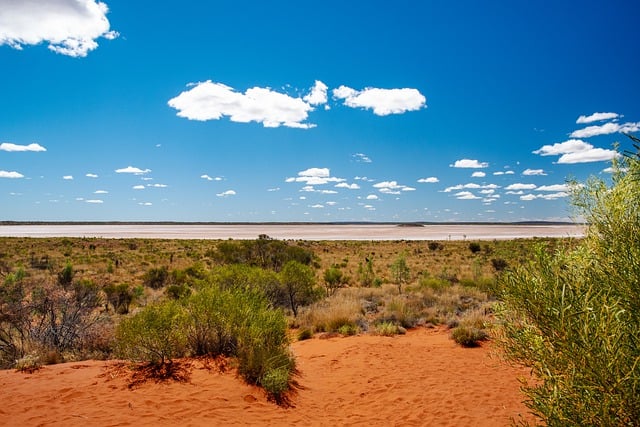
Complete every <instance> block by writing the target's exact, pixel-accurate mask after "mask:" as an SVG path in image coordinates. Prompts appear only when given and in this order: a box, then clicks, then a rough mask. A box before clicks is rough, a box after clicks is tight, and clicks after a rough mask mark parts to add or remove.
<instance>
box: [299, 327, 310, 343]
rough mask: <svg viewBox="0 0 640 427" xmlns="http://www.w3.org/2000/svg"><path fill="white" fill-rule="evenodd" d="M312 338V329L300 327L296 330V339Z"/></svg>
mask: <svg viewBox="0 0 640 427" xmlns="http://www.w3.org/2000/svg"><path fill="white" fill-rule="evenodd" d="M311 338H313V331H312V330H311V329H309V328H302V329H300V331H299V332H298V341H304V340H308V339H311Z"/></svg>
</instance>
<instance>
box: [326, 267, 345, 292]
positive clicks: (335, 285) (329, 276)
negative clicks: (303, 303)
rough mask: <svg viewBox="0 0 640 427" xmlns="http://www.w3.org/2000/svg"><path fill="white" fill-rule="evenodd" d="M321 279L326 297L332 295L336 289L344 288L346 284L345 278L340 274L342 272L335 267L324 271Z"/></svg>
mask: <svg viewBox="0 0 640 427" xmlns="http://www.w3.org/2000/svg"><path fill="white" fill-rule="evenodd" d="M322 277H323V279H324V286H325V288H326V290H327V296H328V297H330V296H331V295H333V294H334V293H335V292H336V291H337V290H338V289H340V288H342V287H343V286H345V285H346V284H347V282H348V280H347V278H346V276H345V275H344V274H343V273H342V270H340V268H338V267H336V266H333V267H331V268H328V269H326V270H325V271H324V274H323V275H322Z"/></svg>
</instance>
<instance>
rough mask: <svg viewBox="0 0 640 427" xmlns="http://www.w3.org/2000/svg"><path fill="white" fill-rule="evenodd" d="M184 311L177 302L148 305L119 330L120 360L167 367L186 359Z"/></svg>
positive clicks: (118, 346)
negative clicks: (183, 357)
mask: <svg viewBox="0 0 640 427" xmlns="http://www.w3.org/2000/svg"><path fill="white" fill-rule="evenodd" d="M183 331H184V311H183V310H182V307H181V306H180V305H179V304H178V303H177V302H175V301H166V302H164V303H161V304H154V305H148V306H146V307H145V308H144V309H142V310H141V311H139V312H138V313H136V314H135V315H133V316H132V317H129V318H126V319H123V320H122V322H120V324H119V325H118V327H117V329H116V352H117V354H118V356H120V357H123V358H125V359H128V360H132V361H135V362H146V363H149V364H152V365H156V366H159V365H165V364H168V363H171V362H172V360H173V359H174V358H177V357H181V356H184V355H185V350H186V347H187V337H186V334H185V333H184V332H183Z"/></svg>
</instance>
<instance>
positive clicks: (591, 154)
mask: <svg viewBox="0 0 640 427" xmlns="http://www.w3.org/2000/svg"><path fill="white" fill-rule="evenodd" d="M616 157H620V154H619V153H618V152H616V151H615V150H605V149H603V148H592V149H591V150H588V151H580V152H577V153H567V154H563V155H562V156H560V158H559V159H558V163H562V164H574V163H590V162H604V161H607V160H612V159H614V158H616Z"/></svg>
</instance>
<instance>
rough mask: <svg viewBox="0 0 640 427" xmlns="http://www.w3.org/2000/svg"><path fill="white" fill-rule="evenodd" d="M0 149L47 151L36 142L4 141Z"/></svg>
mask: <svg viewBox="0 0 640 427" xmlns="http://www.w3.org/2000/svg"><path fill="white" fill-rule="evenodd" d="M1 14H2V12H0V15H1ZM0 31H1V30H0ZM0 151H34V152H38V151H47V149H46V148H44V147H43V146H42V145H40V144H36V143H33V144H29V145H18V144H12V143H10V142H3V143H2V144H0Z"/></svg>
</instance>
